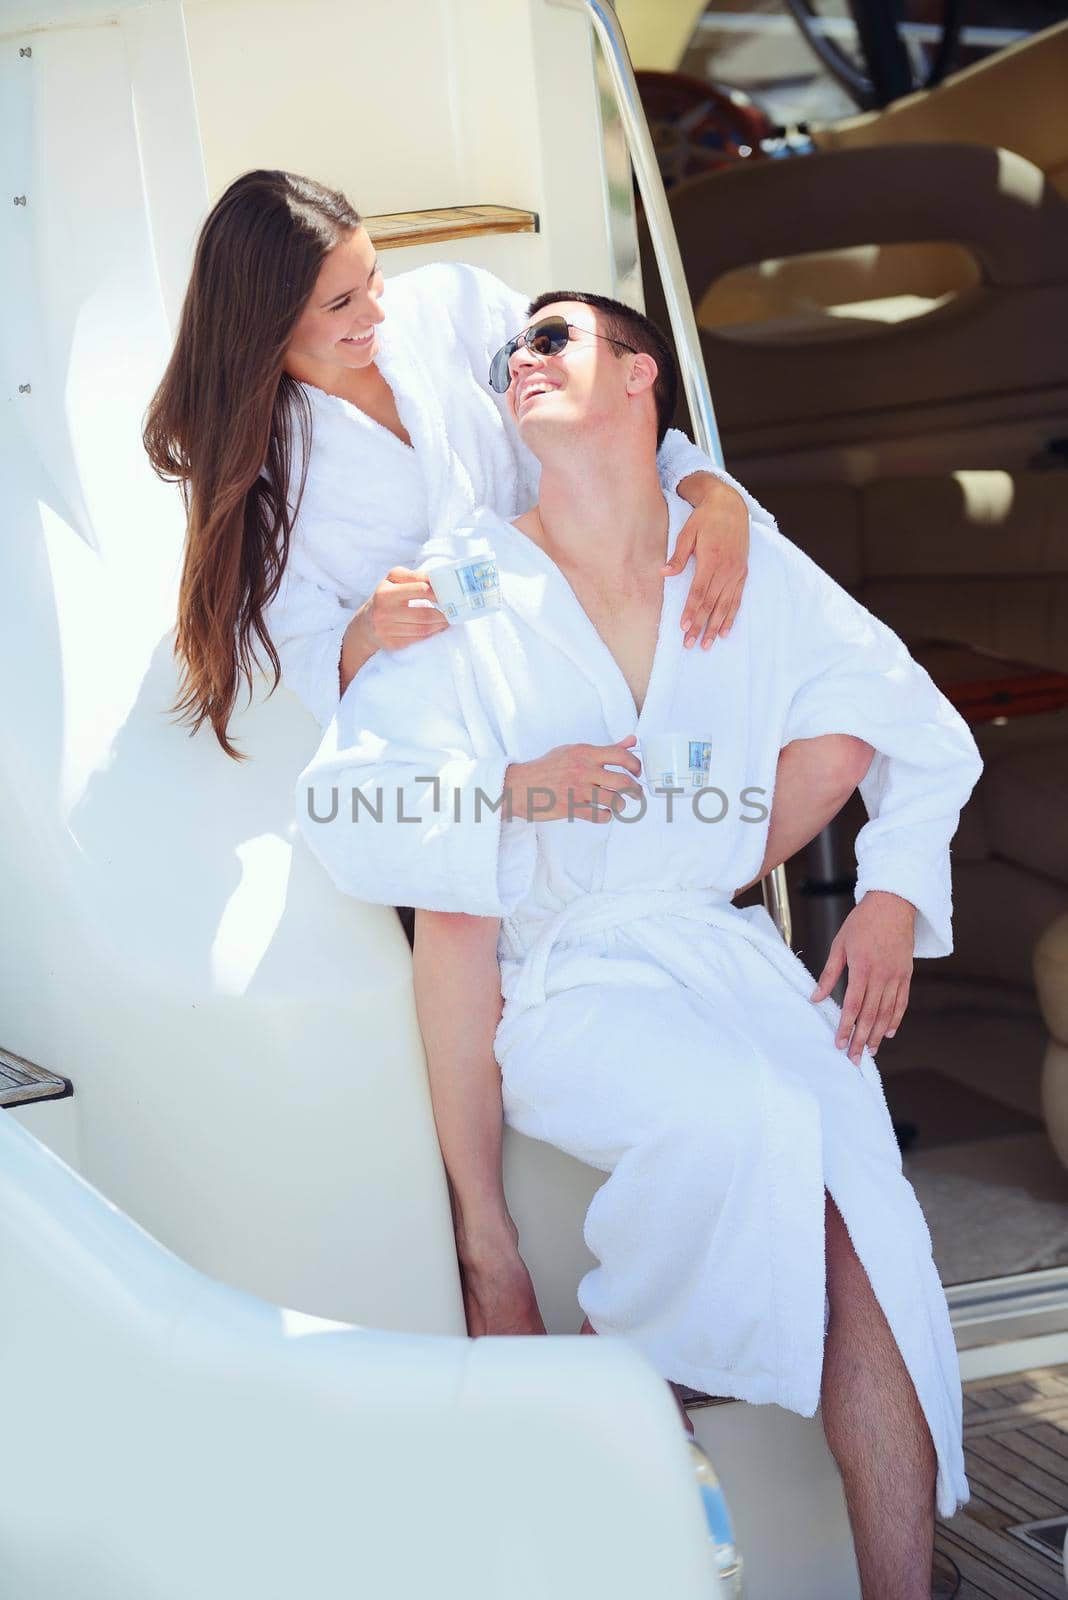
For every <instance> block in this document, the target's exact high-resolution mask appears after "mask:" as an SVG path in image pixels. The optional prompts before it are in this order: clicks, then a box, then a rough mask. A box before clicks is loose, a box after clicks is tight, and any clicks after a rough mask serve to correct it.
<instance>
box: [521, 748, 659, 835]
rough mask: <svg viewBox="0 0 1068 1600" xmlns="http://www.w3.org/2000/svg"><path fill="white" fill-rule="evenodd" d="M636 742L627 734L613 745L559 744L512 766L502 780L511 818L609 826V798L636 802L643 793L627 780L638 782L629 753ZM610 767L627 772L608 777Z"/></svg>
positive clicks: (636, 764)
mask: <svg viewBox="0 0 1068 1600" xmlns="http://www.w3.org/2000/svg"><path fill="white" fill-rule="evenodd" d="M637 737H638V736H637V734H634V733H630V734H628V735H627V737H626V738H625V739H620V741H619V743H618V744H562V745H558V746H557V748H556V749H555V750H550V751H549V753H548V754H547V755H544V756H541V757H540V758H539V759H538V760H537V761H520V762H514V763H513V764H512V765H511V766H510V767H509V768H508V770H507V771H506V772H505V775H504V792H505V794H507V793H508V792H509V790H510V791H511V815H512V816H513V817H525V818H526V819H527V820H528V821H534V820H535V819H537V820H538V821H539V822H554V821H560V820H564V819H566V820H567V821H568V822H571V821H578V822H611V820H612V818H613V816H614V815H615V811H614V808H613V796H615V795H630V796H632V797H634V798H638V797H640V795H641V793H642V790H641V788H640V787H639V785H638V784H636V783H635V782H634V778H631V777H628V773H633V774H634V777H638V776H639V775H640V773H641V770H642V766H641V762H640V761H639V760H638V757H637V756H636V755H635V754H634V752H633V750H632V749H631V748H630V747H631V745H633V744H635V743H637ZM609 765H611V766H614V767H624V768H625V769H626V770H625V771H624V772H610V771H609V770H608V768H609ZM595 789H596V790H597V791H599V792H598V793H597V795H596V796H595V795H594V790H595ZM595 798H596V802H597V803H596V804H594V800H595Z"/></svg>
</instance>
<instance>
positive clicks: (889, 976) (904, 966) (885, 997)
mask: <svg viewBox="0 0 1068 1600" xmlns="http://www.w3.org/2000/svg"><path fill="white" fill-rule="evenodd" d="M915 945H916V907H915V906H914V905H913V904H912V902H911V900H904V899H902V897H901V896H900V895H896V894H891V893H890V892H889V891H888V890H883V889H869V890H868V892H867V894H865V895H864V897H863V898H862V900H861V902H860V904H859V905H858V906H855V907H854V909H853V910H852V911H851V912H850V913H849V915H848V917H847V918H846V919H845V921H844V922H843V923H842V926H841V927H840V928H839V930H838V932H837V934H836V935H835V937H834V941H833V943H832V945H831V948H830V953H829V954H828V956H827V965H826V966H825V967H824V969H823V971H822V973H821V974H820V981H819V983H818V984H817V985H816V987H815V989H813V991H812V993H811V994H810V995H809V999H810V1000H811V1001H813V1003H815V1002H817V1001H821V1000H826V998H827V996H828V995H829V994H830V992H831V990H832V989H833V988H834V986H835V984H836V983H837V982H838V979H839V978H840V977H841V975H842V969H843V967H845V966H847V965H848V968H849V983H848V985H847V987H846V995H845V1000H844V1001H843V1004H842V1015H841V1017H840V1018H839V1022H838V1033H837V1035H836V1037H835V1041H834V1042H835V1044H836V1045H837V1046H838V1048H839V1050H844V1049H845V1048H846V1046H847V1045H848V1046H849V1059H850V1061H852V1062H854V1063H855V1064H857V1065H859V1063H860V1056H861V1051H862V1050H863V1049H864V1046H865V1045H867V1047H868V1050H869V1051H870V1053H871V1054H872V1055H874V1054H875V1052H876V1050H878V1048H879V1046H880V1044H881V1043H882V1041H883V1039H884V1038H886V1039H892V1038H893V1037H894V1034H895V1033H896V1032H897V1030H898V1028H899V1026H900V1024H901V1019H902V1017H903V1016H904V1015H905V1008H906V1006H907V1005H908V1003H909V985H910V983H911V982H912V952H913V950H914V949H915ZM850 1034H852V1036H853V1037H852V1040H850Z"/></svg>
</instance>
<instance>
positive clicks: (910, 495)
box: [861, 471, 1068, 579]
mask: <svg viewBox="0 0 1068 1600" xmlns="http://www.w3.org/2000/svg"><path fill="white" fill-rule="evenodd" d="M861 510H862V515H861V527H862V541H863V549H864V571H865V574H866V576H867V577H868V578H890V579H901V578H932V577H956V576H966V577H969V578H972V577H980V576H984V575H986V576H993V575H1001V574H1007V573H1019V574H1031V573H1059V574H1062V575H1064V574H1068V472H1016V473H1011V472H996V471H976V472H949V473H943V474H939V475H937V476H922V477H904V478H884V479H879V480H877V481H875V482H873V483H869V484H866V485H865V487H864V489H863V490H862V491H861Z"/></svg>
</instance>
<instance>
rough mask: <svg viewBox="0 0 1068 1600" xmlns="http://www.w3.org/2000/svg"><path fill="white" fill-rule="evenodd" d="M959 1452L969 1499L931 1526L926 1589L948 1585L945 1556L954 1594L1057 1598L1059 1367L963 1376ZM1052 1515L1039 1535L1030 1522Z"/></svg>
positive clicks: (1064, 1517)
mask: <svg viewBox="0 0 1068 1600" xmlns="http://www.w3.org/2000/svg"><path fill="white" fill-rule="evenodd" d="M964 1455H965V1464H966V1469H967V1473H968V1482H969V1484H970V1485H971V1491H972V1498H971V1500H970V1501H969V1503H968V1504H967V1505H966V1506H964V1507H963V1509H962V1510H960V1511H958V1512H957V1515H956V1516H955V1517H953V1518H952V1519H951V1520H950V1521H949V1522H939V1523H937V1524H936V1526H935V1552H936V1561H935V1573H936V1576H937V1579H938V1582H937V1583H936V1584H935V1585H934V1587H933V1591H932V1592H933V1593H934V1594H935V1595H938V1596H941V1595H947V1596H948V1595H949V1594H952V1593H953V1583H954V1581H955V1579H954V1578H952V1577H951V1576H950V1572H951V1569H949V1568H947V1566H946V1562H945V1560H944V1558H946V1557H948V1558H949V1560H950V1561H952V1562H954V1563H955V1565H956V1567H957V1569H958V1571H959V1572H960V1575H961V1583H960V1587H959V1589H958V1590H957V1591H956V1600H1064V1596H1065V1584H1064V1575H1063V1568H1062V1565H1061V1555H1060V1547H1061V1545H1062V1543H1063V1540H1064V1532H1065V1523H1066V1522H1068V1366H1059V1367H1041V1368H1037V1369H1035V1370H1034V1371H1032V1372H1016V1373H1013V1374H1012V1375H1011V1376H1010V1377H1005V1378H979V1379H975V1380H973V1381H972V1382H970V1383H966V1384H965V1385H964ZM1058 1521H1059V1522H1060V1524H1061V1526H1060V1528H1059V1530H1058V1529H1053V1530H1051V1531H1050V1532H1049V1534H1048V1535H1047V1543H1046V1544H1044V1543H1043V1539H1042V1530H1041V1528H1034V1527H1033V1526H1032V1525H1033V1524H1036V1523H1037V1524H1042V1523H1056V1522H1058ZM1014 1529H1015V1530H1020V1529H1025V1530H1030V1531H1029V1533H1028V1537H1027V1538H1025V1537H1023V1536H1021V1533H1020V1532H1019V1531H1016V1532H1014V1531H1012V1530H1014ZM1029 1541H1033V1542H1029ZM1049 1541H1052V1548H1048V1543H1049ZM947 1580H948V1581H947Z"/></svg>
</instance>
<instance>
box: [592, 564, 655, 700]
mask: <svg viewBox="0 0 1068 1600" xmlns="http://www.w3.org/2000/svg"><path fill="white" fill-rule="evenodd" d="M572 587H573V588H574V589H575V594H576V596H577V598H578V600H579V603H580V605H581V606H582V608H583V610H584V611H585V613H586V615H587V617H588V618H589V620H590V623H591V624H592V626H593V627H594V629H595V630H596V631H597V633H598V634H599V635H600V637H601V639H602V640H603V642H604V644H605V645H606V646H607V648H608V652H609V654H610V655H611V656H612V657H613V659H614V660H615V663H616V666H617V667H618V668H619V670H620V672H621V673H622V674H623V677H624V678H625V679H626V683H627V687H628V688H629V690H630V692H631V695H632V696H633V699H634V704H635V707H636V709H637V711H638V713H639V715H640V714H641V709H642V706H643V704H644V703H645V696H646V692H647V690H648V688H649V678H650V676H651V673H652V668H653V659H654V656H655V654H656V643H657V636H658V634H659V631H660V613H661V608H662V606H663V598H664V584H663V579H662V578H658V579H657V580H656V581H655V583H649V584H645V585H643V586H642V587H641V588H639V589H635V590H633V591H628V592H626V593H620V592H618V591H616V592H613V591H612V590H610V589H608V588H605V587H602V586H594V585H592V584H589V583H588V582H587V583H582V582H580V583H578V585H576V584H575V583H574V581H572Z"/></svg>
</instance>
